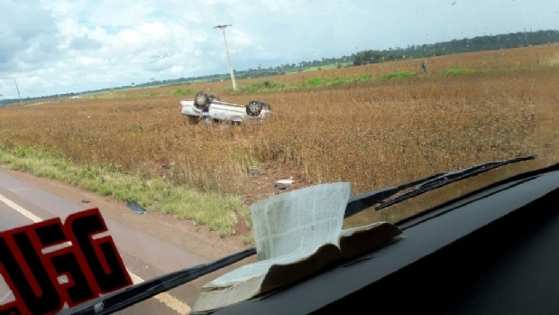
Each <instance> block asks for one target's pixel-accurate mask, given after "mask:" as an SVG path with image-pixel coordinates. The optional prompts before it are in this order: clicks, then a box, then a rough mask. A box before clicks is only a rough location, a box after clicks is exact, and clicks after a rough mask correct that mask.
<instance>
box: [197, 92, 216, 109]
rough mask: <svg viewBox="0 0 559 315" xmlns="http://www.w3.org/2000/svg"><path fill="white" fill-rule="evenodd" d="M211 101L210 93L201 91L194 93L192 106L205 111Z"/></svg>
mask: <svg viewBox="0 0 559 315" xmlns="http://www.w3.org/2000/svg"><path fill="white" fill-rule="evenodd" d="M211 102H212V100H211V97H210V95H208V94H206V93H205V92H203V91H200V92H198V93H196V96H194V107H196V108H198V109H199V110H201V111H204V112H207V111H208V109H209V107H210V103H211Z"/></svg>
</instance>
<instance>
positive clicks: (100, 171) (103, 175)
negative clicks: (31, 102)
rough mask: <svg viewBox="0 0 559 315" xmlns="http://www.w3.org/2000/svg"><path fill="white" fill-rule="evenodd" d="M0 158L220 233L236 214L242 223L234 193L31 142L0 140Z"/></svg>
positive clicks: (231, 229)
mask: <svg viewBox="0 0 559 315" xmlns="http://www.w3.org/2000/svg"><path fill="white" fill-rule="evenodd" d="M0 164H1V165H3V166H6V167H8V168H10V169H13V170H19V171H25V172H28V173H31V174H34V175H36V176H40V177H46V178H50V179H54V180H59V181H62V182H65V183H68V184H71V185H75V186H78V187H81V188H83V189H86V190H90V191H93V192H96V193H99V194H101V195H103V196H112V197H113V198H115V199H117V200H121V201H127V200H135V201H137V202H138V203H140V204H141V205H142V206H144V207H146V208H148V209H150V210H154V211H160V212H163V213H169V214H173V215H175V216H177V217H179V218H182V219H190V220H193V221H194V222H196V223H199V224H204V225H207V226H208V227H209V228H210V229H211V230H214V231H216V232H218V233H219V234H221V235H231V234H233V233H235V225H236V224H237V222H238V220H240V219H242V220H246V221H247V223H248V217H249V216H248V209H247V208H246V206H245V205H243V203H242V201H241V200H240V198H239V197H237V196H235V195H225V194H219V193H211V192H199V191H196V190H194V189H192V188H189V187H186V186H179V185H174V184H172V183H170V182H168V181H166V180H165V179H162V178H147V179H146V178H142V177H141V176H139V175H131V174H124V173H122V172H119V171H118V170H115V169H111V168H109V167H104V166H82V165H78V164H76V163H73V162H71V161H70V160H68V159H67V158H65V157H64V156H63V155H61V154H56V153H51V152H47V151H45V150H40V149H35V148H31V147H22V146H13V147H9V146H0ZM236 213H239V214H240V216H241V217H242V218H239V217H238V216H237V214H236Z"/></svg>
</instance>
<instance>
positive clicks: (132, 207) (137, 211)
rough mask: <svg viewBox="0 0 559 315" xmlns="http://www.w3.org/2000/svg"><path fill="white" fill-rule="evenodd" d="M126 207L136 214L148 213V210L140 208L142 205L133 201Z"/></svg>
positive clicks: (128, 202)
mask: <svg viewBox="0 0 559 315" xmlns="http://www.w3.org/2000/svg"><path fill="white" fill-rule="evenodd" d="M126 206H127V207H128V208H129V209H130V210H132V211H133V212H134V213H135V214H144V213H145V212H146V211H147V210H146V208H144V207H142V206H140V204H138V203H137V202H136V201H133V200H129V201H127V202H126Z"/></svg>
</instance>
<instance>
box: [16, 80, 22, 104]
mask: <svg viewBox="0 0 559 315" xmlns="http://www.w3.org/2000/svg"><path fill="white" fill-rule="evenodd" d="M14 84H15V85H16V91H17V98H18V99H19V100H21V93H20V92H19V86H18V85H17V80H16V78H14Z"/></svg>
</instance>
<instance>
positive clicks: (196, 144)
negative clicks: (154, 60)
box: [0, 45, 559, 203]
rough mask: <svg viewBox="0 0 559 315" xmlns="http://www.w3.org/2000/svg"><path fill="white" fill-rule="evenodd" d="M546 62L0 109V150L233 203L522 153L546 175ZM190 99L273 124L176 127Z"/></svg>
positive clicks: (440, 66)
mask: <svg viewBox="0 0 559 315" xmlns="http://www.w3.org/2000/svg"><path fill="white" fill-rule="evenodd" d="M558 60H559V46H557V45H549V46H538V47H529V48H521V49H512V50H503V51H491V52H482V53H469V54H461V55H451V56H441V57H435V58H431V59H429V60H427V65H428V69H429V72H428V73H427V74H415V72H419V65H420V63H421V60H406V61H400V62H392V63H384V64H375V65H367V66H359V67H348V68H341V69H332V70H324V71H315V72H300V73H293V74H286V75H283V76H273V77H268V78H259V79H250V80H243V81H241V82H240V85H241V86H245V87H247V86H248V87H250V86H258V84H259V83H262V82H264V81H268V82H271V83H272V86H276V87H277V88H272V89H268V90H266V89H263V90H255V91H254V92H247V91H248V90H244V92H237V93H234V92H232V91H230V90H229V88H228V86H229V83H228V82H217V83H200V84H190V85H175V86H165V87H160V88H149V89H135V90H128V91H120V92H112V93H105V94H99V95H92V96H90V97H87V98H82V99H72V100H70V99H66V100H60V101H56V102H50V103H48V104H40V105H33V104H29V105H25V106H13V107H10V108H4V109H0V144H4V145H7V146H13V145H24V146H36V147H41V148H47V149H48V150H52V151H56V152H61V153H63V154H64V155H65V156H66V157H67V158H69V159H71V160H72V161H74V162H76V163H79V164H87V165H91V164H93V165H112V166H113V167H116V168H118V169H120V170H123V171H125V172H129V173H141V174H142V176H147V177H149V176H152V177H153V176H164V177H165V178H167V179H170V180H171V181H172V182H174V183H178V184H183V185H187V186H190V187H193V188H196V189H198V190H202V191H217V192H220V193H223V192H226V193H233V194H237V195H240V196H242V197H243V198H244V199H245V202H246V203H250V202H251V201H253V200H255V199H258V198H262V197H264V196H266V195H269V194H271V193H273V192H274V190H273V188H272V183H273V180H275V179H280V178H284V177H288V176H293V177H294V178H295V180H296V183H297V185H299V186H300V185H307V184H310V183H320V182H330V181H340V180H343V181H350V182H352V183H353V184H354V192H361V191H365V190H371V189H374V188H378V187H380V186H385V185H391V184H396V183H400V182H404V181H408V180H411V179H414V178H418V177H421V176H425V175H429V174H432V173H435V172H437V171H443V170H449V169H455V168H462V167H466V166H469V165H471V164H475V163H480V162H484V161H487V160H495V159H505V158H511V157H515V156H518V155H523V154H529V153H533V154H537V155H538V157H539V160H540V161H541V163H545V164H548V163H551V162H554V161H555V162H557V161H559V128H558V126H559V62H558ZM401 73H404V74H406V73H408V75H400V74H401ZM344 78H345V79H344ZM347 78H364V79H362V80H359V79H355V80H349V79H347ZM344 80H345V81H344ZM330 83H331V84H330ZM199 89H205V90H210V91H212V92H214V93H217V94H218V95H220V96H221V97H222V98H224V99H227V100H230V101H233V102H238V103H240V104H245V103H246V102H247V101H249V100H250V99H261V100H264V101H266V102H268V103H270V104H271V105H272V109H273V111H274V114H273V117H272V118H271V119H270V120H268V121H265V122H263V123H260V124H259V123H254V124H246V125H242V126H229V125H224V124H220V125H213V126H204V125H190V124H188V122H187V121H186V120H185V119H184V118H183V117H182V116H181V115H180V114H179V106H178V101H179V100H180V99H181V98H185V97H189V96H183V95H182V94H189V93H191V92H192V93H194V92H195V91H197V90H199ZM249 170H252V171H250V172H249ZM254 170H256V173H254Z"/></svg>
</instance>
